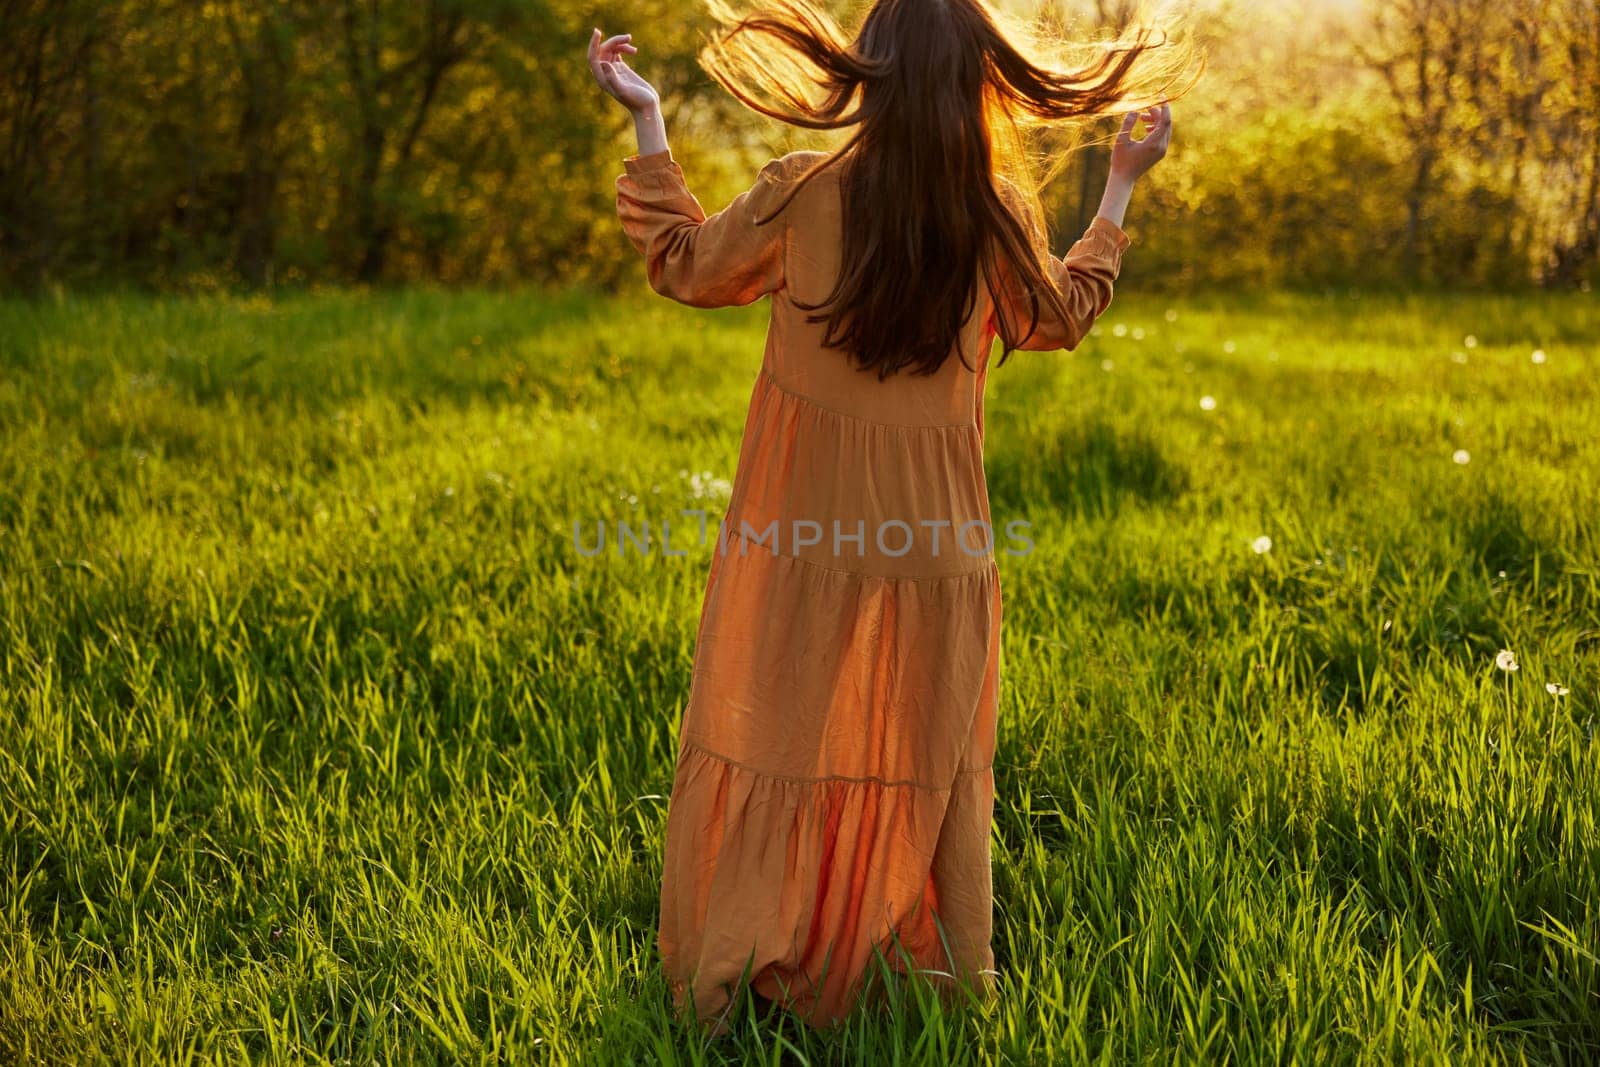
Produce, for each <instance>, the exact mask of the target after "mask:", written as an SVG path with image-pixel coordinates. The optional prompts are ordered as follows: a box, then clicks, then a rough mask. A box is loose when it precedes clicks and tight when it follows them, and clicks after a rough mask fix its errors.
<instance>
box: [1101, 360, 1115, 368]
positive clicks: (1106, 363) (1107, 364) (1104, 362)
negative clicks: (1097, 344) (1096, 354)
mask: <svg viewBox="0 0 1600 1067" xmlns="http://www.w3.org/2000/svg"><path fill="white" fill-rule="evenodd" d="M1114 366H1116V364H1115V363H1112V362H1111V361H1110V360H1109V359H1102V360H1101V361H1100V369H1101V370H1110V369H1111V368H1112V367H1114Z"/></svg>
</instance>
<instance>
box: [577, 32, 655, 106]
mask: <svg viewBox="0 0 1600 1067" xmlns="http://www.w3.org/2000/svg"><path fill="white" fill-rule="evenodd" d="M632 39H633V34H631V33H619V34H618V35H617V36H615V37H608V38H606V39H605V40H603V41H602V40H601V39H600V31H599V30H598V29H596V30H595V31H594V33H593V34H592V35H591V36H590V37H589V69H590V70H592V71H594V80H595V81H597V82H599V83H600V88H602V89H604V90H605V91H606V92H608V93H610V94H611V95H612V96H613V97H615V98H616V100H617V103H619V104H621V105H622V106H623V107H625V108H627V109H628V110H629V111H631V112H633V113H634V114H635V115H638V114H640V113H641V112H646V111H650V110H653V109H655V108H658V107H659V106H660V105H661V94H660V93H657V92H656V87H655V86H653V85H651V84H650V83H649V82H647V81H645V80H644V79H643V78H641V77H639V75H638V74H636V73H634V71H633V68H631V67H629V66H628V64H627V61H626V60H624V59H623V58H622V56H623V54H624V53H629V52H637V51H639V50H638V49H637V48H635V47H634V46H633V45H631V44H629V43H628V42H629V41H631V40H632Z"/></svg>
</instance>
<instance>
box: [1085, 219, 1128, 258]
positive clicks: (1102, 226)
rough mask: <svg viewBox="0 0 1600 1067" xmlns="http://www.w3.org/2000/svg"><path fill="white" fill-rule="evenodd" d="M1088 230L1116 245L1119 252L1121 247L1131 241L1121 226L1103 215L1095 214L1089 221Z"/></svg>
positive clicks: (1125, 246) (1124, 246)
mask: <svg viewBox="0 0 1600 1067" xmlns="http://www.w3.org/2000/svg"><path fill="white" fill-rule="evenodd" d="M1088 232H1089V233H1098V234H1100V236H1102V237H1105V238H1107V239H1108V240H1110V241H1111V243H1112V244H1114V245H1115V246H1116V249H1117V251H1118V252H1121V251H1122V250H1123V249H1125V248H1127V247H1128V246H1129V245H1130V244H1132V243H1133V239H1132V238H1131V237H1129V236H1128V235H1127V234H1126V233H1125V232H1123V229H1122V227H1120V226H1118V225H1117V224H1116V223H1114V222H1112V221H1111V220H1110V219H1108V218H1106V217H1105V216H1104V215H1096V216H1095V217H1094V218H1093V219H1092V220H1091V221H1090V222H1089V229H1088Z"/></svg>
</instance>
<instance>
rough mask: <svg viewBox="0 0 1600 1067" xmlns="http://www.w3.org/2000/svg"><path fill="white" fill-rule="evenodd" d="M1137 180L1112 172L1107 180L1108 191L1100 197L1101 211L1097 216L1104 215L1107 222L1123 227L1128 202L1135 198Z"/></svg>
mask: <svg viewBox="0 0 1600 1067" xmlns="http://www.w3.org/2000/svg"><path fill="white" fill-rule="evenodd" d="M1136 181H1138V179H1137V178H1129V177H1127V176H1126V175H1123V174H1119V173H1117V172H1116V171H1112V172H1111V175H1110V176H1109V177H1108V178H1106V191H1105V192H1104V193H1103V194H1102V195H1101V197H1100V210H1099V211H1098V212H1097V214H1100V215H1103V216H1104V217H1105V219H1106V221H1108V222H1111V223H1114V224H1116V226H1117V227H1119V228H1120V227H1121V226H1122V220H1123V217H1124V216H1125V215H1126V214H1127V212H1128V201H1129V199H1131V198H1132V196H1133V186H1134V183H1135V182H1136Z"/></svg>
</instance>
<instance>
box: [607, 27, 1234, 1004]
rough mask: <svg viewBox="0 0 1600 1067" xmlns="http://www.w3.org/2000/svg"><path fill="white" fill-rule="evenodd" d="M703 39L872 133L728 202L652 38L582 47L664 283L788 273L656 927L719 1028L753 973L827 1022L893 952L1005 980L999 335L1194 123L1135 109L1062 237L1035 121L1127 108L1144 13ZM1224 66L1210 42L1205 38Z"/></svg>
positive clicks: (1082, 257)
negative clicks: (996, 805) (1086, 36)
mask: <svg viewBox="0 0 1600 1067" xmlns="http://www.w3.org/2000/svg"><path fill="white" fill-rule="evenodd" d="M718 15H719V17H720V18H721V20H722V31H721V33H720V34H719V36H718V37H717V39H716V40H715V41H714V43H713V44H711V45H710V46H709V47H708V48H707V50H706V52H705V53H704V54H703V56H702V60H703V62H704V64H705V66H706V67H707V69H708V70H709V71H710V72H711V73H712V75H713V76H714V77H715V78H716V79H717V80H718V81H719V82H720V83H721V84H722V85H724V86H725V87H726V88H728V89H729V90H730V91H731V92H733V93H734V94H735V95H736V96H737V97H738V98H739V99H740V100H741V101H743V102H744V103H746V104H747V105H748V106H750V107H752V108H754V109H755V110H757V111H759V112H761V113H763V114H766V115H769V116H772V117H775V118H779V119H782V120H784V121H787V122H790V123H793V124H795V125H799V126H804V127H807V128H812V129H850V130H851V131H852V133H851V136H850V137H849V139H848V141H847V142H846V143H845V144H844V146H843V147H842V148H841V149H839V150H838V151H837V152H833V153H828V154H824V153H820V152H794V153H791V154H789V155H786V156H784V157H782V158H781V159H776V160H773V161H772V162H770V163H768V164H767V165H766V166H765V167H764V168H763V169H762V170H761V173H760V175H759V177H758V178H757V179H756V182H755V184H754V186H753V187H752V188H750V189H749V190H748V191H747V192H745V193H743V194H741V195H740V196H739V197H737V198H736V199H735V200H734V201H733V202H732V203H731V204H730V205H729V206H728V207H727V208H726V209H724V210H723V211H721V212H718V213H717V214H715V215H712V216H710V217H709V218H708V217H707V216H706V215H705V213H704V212H703V211H702V210H701V207H700V204H699V203H698V202H697V201H696V199H695V198H694V196H693V195H691V193H690V192H689V190H688V188H687V186H686V185H685V183H684V176H683V172H682V171H681V170H680V168H679V167H678V164H677V163H676V162H675V161H674V160H673V158H672V155H671V152H670V150H669V148H668V145H667V139H666V131H665V127H664V125H663V122H662V117H661V109H660V101H659V97H658V94H657V93H656V91H655V89H654V88H653V87H651V85H650V84H649V83H648V82H647V81H646V80H644V79H643V78H641V77H640V76H639V75H638V74H637V73H635V72H634V71H633V70H632V69H631V68H630V67H629V65H628V63H627V61H626V59H625V58H624V57H625V56H626V55H631V54H633V53H635V52H636V51H637V49H636V48H635V47H634V46H633V44H632V43H631V36H630V35H628V34H623V35H620V36H616V37H611V38H609V39H604V40H603V39H602V35H601V33H600V31H599V30H598V29H597V30H595V32H594V35H593V37H592V38H591V40H590V43H589V60H590V64H591V66H592V68H593V70H594V74H595V77H596V79H597V80H598V81H599V83H600V85H601V86H602V87H603V88H604V89H605V90H606V91H608V92H609V93H610V94H611V95H612V96H614V97H615V98H616V99H617V100H618V101H619V102H621V103H622V104H623V105H624V106H625V107H627V108H628V110H629V111H630V112H632V114H633V118H634V126H635V131H636V133H637V136H638V146H639V148H638V154H637V155H634V156H630V157H628V158H626V159H625V160H624V161H623V170H624V173H623V174H622V175H621V176H619V178H618V179H617V207H618V212H619V215H620V217H621V221H622V225H623V228H624V230H625V231H626V233H627V235H628V237H629V239H630V240H631V241H632V243H633V244H634V246H635V247H636V248H637V249H638V250H639V251H640V252H642V253H643V254H644V256H645V258H646V265H647V273H648V276H649V279H650V283H651V285H652V287H653V288H654V289H655V290H656V291H657V292H659V293H661V294H663V295H666V296H669V297H672V298H674V299H676V300H679V301H682V302H683V303H686V304H691V305H694V306H696V307H717V306H724V305H734V304H749V303H751V302H753V301H755V300H757V299H758V298H760V297H762V296H770V297H771V307H772V311H771V319H770V325H769V330H768V336H767V344H766V351H765V358H764V361H763V364H762V367H761V370H760V372H759V374H758V376H757V378H756V381H755V386H754V391H753V394H752V397H751V401H750V408H749V413H748V416H747V421H746V425H745V431H744V439H743V446H742V450H741V453H740V457H739V463H738V469H737V471H736V473H735V477H734V482H733V490H732V497H731V499H730V501H729V505H728V510H727V514H726V516H725V519H724V535H723V536H722V537H720V538H719V543H718V547H717V550H716V551H715V553H714V554H713V557H712V562H711V565H710V575H709V580H708V583H707V587H706V593H705V600H704V603H703V606H702V609H701V615H700V623H699V630H698V636H697V644H696V649H695V661H694V673H693V676H692V681H691V685H690V693H689V701H688V706H687V708H686V710H685V712H684V719H683V725H682V731H681V734H680V740H679V750H678V761H677V767H676V773H675V776H674V780H673V789H672V796H671V802H670V807H669V812H668V817H667V828H666V845H665V864H664V874H663V882H662V887H661V925H660V931H659V944H660V949H661V956H662V961H663V965H664V968H665V971H666V974H667V977H668V980H669V983H670V985H671V988H672V990H673V995H674V998H675V1000H676V1002H677V1004H678V1005H679V1006H684V1005H687V1004H691V1003H692V1006H693V1010H694V1012H695V1013H696V1014H697V1015H698V1016H699V1017H700V1018H701V1019H703V1020H705V1021H707V1022H709V1023H711V1024H712V1025H713V1028H714V1029H718V1030H720V1029H722V1028H725V1026H726V1019H727V1017H728V1015H729V1013H730V1012H731V1010H732V1008H733V1005H734V1004H735V1002H736V994H737V993H738V991H739V990H740V989H741V988H742V987H744V986H745V985H746V984H748V986H749V987H750V988H752V989H753V990H754V991H755V993H757V994H758V995H760V996H761V997H764V998H767V999H768V1000H770V1001H772V1002H776V1003H779V1004H783V1005H786V1006H788V1007H790V1008H791V1009H793V1010H795V1011H797V1012H798V1013H799V1014H800V1015H801V1016H802V1017H803V1018H805V1019H806V1020H807V1021H808V1022H810V1023H812V1024H814V1025H818V1026H821V1025H825V1024H828V1023H831V1022H834V1021H836V1020H838V1019H839V1018H840V1017H841V1016H842V1015H843V1014H844V1013H845V1012H847V1011H848V1009H849V1008H850V1006H851V1003H852V1002H853V1001H854V1000H855V999H856V996H857V994H858V993H860V991H861V990H862V988H863V986H864V982H863V979H864V978H865V977H866V976H867V975H868V974H869V973H870V972H871V971H872V969H873V961H874V960H875V959H883V960H884V961H885V962H886V963H887V965H888V966H889V967H890V968H893V969H895V970H900V971H905V970H916V971H920V972H923V973H925V974H932V975H935V976H938V977H939V978H940V979H942V980H943V982H944V984H945V985H946V986H948V987H951V988H954V989H969V990H971V989H979V990H986V989H988V988H989V984H990V980H991V978H992V976H993V975H994V970H993V953H992V951H991V947H990V926H991V911H992V895H991V882H990V866H989V829H990V817H991V813H992V809H993V796H994V783H993V776H992V771H991V761H992V758H993V753H994V742H995V709H996V703H997V697H998V689H999V679H1000V583H999V575H998V572H997V570H996V566H995V550H996V545H995V538H994V536H993V530H992V529H991V528H990V526H989V519H990V515H989V501H988V495H987V491H986V487H985V482H984V472H983V461H982V456H983V452H982V445H983V389H984V381H985V377H986V372H987V369H988V359H989V354H990V349H991V347H992V345H991V342H992V341H993V340H994V339H995V338H997V337H998V338H999V340H1000V341H1001V344H1002V347H1003V351H1002V354H1001V361H1002V362H1003V361H1004V359H1005V358H1006V357H1007V356H1009V355H1010V353H1011V352H1012V351H1013V350H1015V349H1027V350H1035V351H1048V350H1054V349H1061V348H1066V349H1072V348H1074V347H1076V346H1077V344H1078V343H1079V341H1080V340H1082V338H1083V337H1084V335H1085V334H1086V333H1087V332H1088V330H1089V327H1090V326H1091V324H1092V323H1093V322H1094V320H1095V318H1096V316H1098V315H1099V314H1101V313H1102V312H1104V311H1105V309H1106V307H1107V305H1108V304H1109V303H1110V301H1111V290H1112V283H1113V281H1114V280H1115V279H1116V277H1117V274H1118V271H1119V269H1120V266H1121V257H1122V253H1123V250H1124V249H1125V248H1126V247H1127V245H1128V243H1129V238H1128V236H1127V235H1126V234H1125V233H1124V232H1123V231H1122V229H1121V222H1122V219H1123V213H1124V211H1125V209H1126V207H1127V204H1128V199H1129V195H1130V193H1131V192H1132V189H1133V185H1134V182H1135V181H1136V180H1137V179H1138V178H1139V177H1140V175H1142V174H1143V173H1144V172H1145V171H1147V170H1148V169H1149V168H1150V167H1151V166H1153V165H1154V164H1155V163H1156V162H1157V161H1158V160H1160V159H1161V158H1162V156H1163V154H1164V153H1165V151H1166V147H1167V143H1168V140H1169V138H1170V136H1171V115H1170V109H1169V107H1168V106H1167V105H1166V104H1165V103H1164V102H1163V103H1161V104H1160V105H1159V106H1156V107H1152V108H1150V109H1149V110H1148V111H1145V112H1142V113H1143V114H1144V115H1145V116H1146V118H1147V120H1148V121H1149V122H1150V129H1149V132H1148V133H1147V135H1146V136H1145V137H1144V138H1143V139H1142V140H1135V139H1133V138H1132V136H1131V134H1132V132H1133V129H1134V125H1135V120H1136V118H1137V116H1138V114H1140V112H1134V113H1130V114H1128V115H1127V117H1126V118H1125V120H1124V121H1123V123H1122V128H1121V132H1120V133H1119V134H1118V137H1117V141H1116V144H1115V147H1114V150H1113V152H1112V159H1111V172H1110V177H1109V179H1108V180H1107V183H1106V187H1105V193H1104V196H1103V198H1102V199H1101V202H1100V209H1099V214H1097V215H1096V216H1095V218H1094V220H1093V222H1091V223H1090V224H1089V227H1088V229H1087V231H1086V232H1085V233H1084V234H1083V236H1082V238H1081V239H1080V240H1079V241H1078V242H1077V243H1076V244H1074V245H1073V247H1072V248H1071V250H1070V251H1069V252H1068V253H1067V255H1066V256H1065V257H1063V258H1056V257H1054V256H1052V255H1050V253H1049V251H1048V247H1047V244H1046V237H1045V231H1044V226H1043V225H1042V222H1041V211H1040V208H1039V203H1038V195H1037V185H1036V184H1035V183H1034V182H1033V181H1032V180H1030V178H1029V175H1028V171H1027V166H1026V156H1025V153H1024V151H1023V148H1024V145H1023V142H1022V139H1021V134H1020V131H1019V127H1020V126H1022V125H1027V124H1037V123H1062V122H1070V121H1071V120H1074V119H1082V118H1085V117H1092V116H1098V115H1102V114H1107V113H1111V112H1114V111H1119V110H1124V109H1125V108H1126V106H1127V101H1128V100H1129V99H1130V98H1133V93H1132V90H1131V88H1130V86H1132V85H1133V80H1134V77H1135V72H1136V70H1137V71H1138V72H1139V73H1141V74H1144V75H1146V77H1145V81H1147V82H1148V81H1150V80H1151V78H1150V70H1151V68H1154V75H1155V76H1156V77H1160V76H1163V75H1165V80H1164V81H1163V82H1162V83H1161V85H1160V86H1159V88H1155V89H1152V90H1151V91H1150V92H1148V93H1147V94H1145V96H1144V97H1143V100H1144V101H1145V102H1150V101H1156V100H1161V101H1164V100H1165V99H1166V98H1168V97H1170V96H1172V95H1176V94H1174V93H1173V92H1172V91H1171V89H1172V85H1173V82H1174V81H1175V79H1176V73H1175V72H1176V71H1178V70H1180V69H1181V64H1182V60H1183V58H1184V57H1182V56H1179V57H1176V58H1177V59H1178V62H1177V63H1168V64H1165V65H1163V64H1161V63H1159V62H1154V63H1152V61H1153V60H1159V59H1161V58H1166V57H1167V56H1168V53H1166V52H1162V53H1160V54H1159V55H1157V54H1155V53H1153V52H1152V49H1157V48H1159V47H1160V44H1159V43H1158V44H1151V43H1150V42H1149V37H1148V34H1144V33H1141V34H1140V35H1139V37H1138V38H1137V39H1136V40H1134V41H1132V42H1131V43H1124V44H1122V45H1120V46H1116V47H1112V48H1109V49H1106V50H1104V51H1103V52H1102V54H1101V56H1100V60H1099V62H1098V63H1094V64H1091V65H1090V66H1088V67H1087V68H1086V69H1082V70H1074V69H1072V68H1071V67H1069V66H1067V65H1066V64H1065V63H1063V62H1061V61H1059V59H1058V60H1051V59H1050V58H1048V57H1046V58H1040V57H1039V53H1038V52H1037V51H1036V49H1037V45H1036V44H1033V43H1030V45H1029V46H1028V47H1030V48H1032V49H1035V53H1034V56H1033V57H1032V58H1030V57H1029V56H1028V55H1026V54H1025V52H1024V49H1023V46H1022V45H1020V44H1019V43H1018V42H1020V41H1022V39H1023V38H1022V36H1021V34H1020V33H1018V32H1017V31H1015V30H1007V29H1003V28H1002V25H1001V23H1000V22H999V21H998V19H997V16H995V15H994V14H992V13H991V12H989V11H987V10H986V9H985V8H984V6H983V5H982V3H981V2H980V0H877V2H876V3H875V4H873V5H872V7H871V9H870V10H869V12H868V13H867V15H866V17H865V20H864V21H863V23H862V25H861V27H860V29H859V32H858V33H857V34H856V35H855V37H854V38H853V39H847V38H846V37H845V36H844V35H843V34H842V33H841V32H840V31H839V30H838V28H837V27H836V26H835V25H834V24H833V23H832V22H831V21H830V20H829V19H828V18H827V16H825V15H823V14H821V13H819V12H818V11H816V10H815V9H813V8H811V7H809V6H807V4H806V3H804V2H803V0H781V2H780V3H779V4H778V5H777V6H775V7H773V8H771V9H769V10H767V11H764V12H762V13H759V14H756V15H752V16H750V17H747V18H742V19H736V18H734V17H733V16H731V15H729V14H727V13H726V12H725V11H724V10H722V9H720V8H718ZM1202 66H1203V64H1202Z"/></svg>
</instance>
